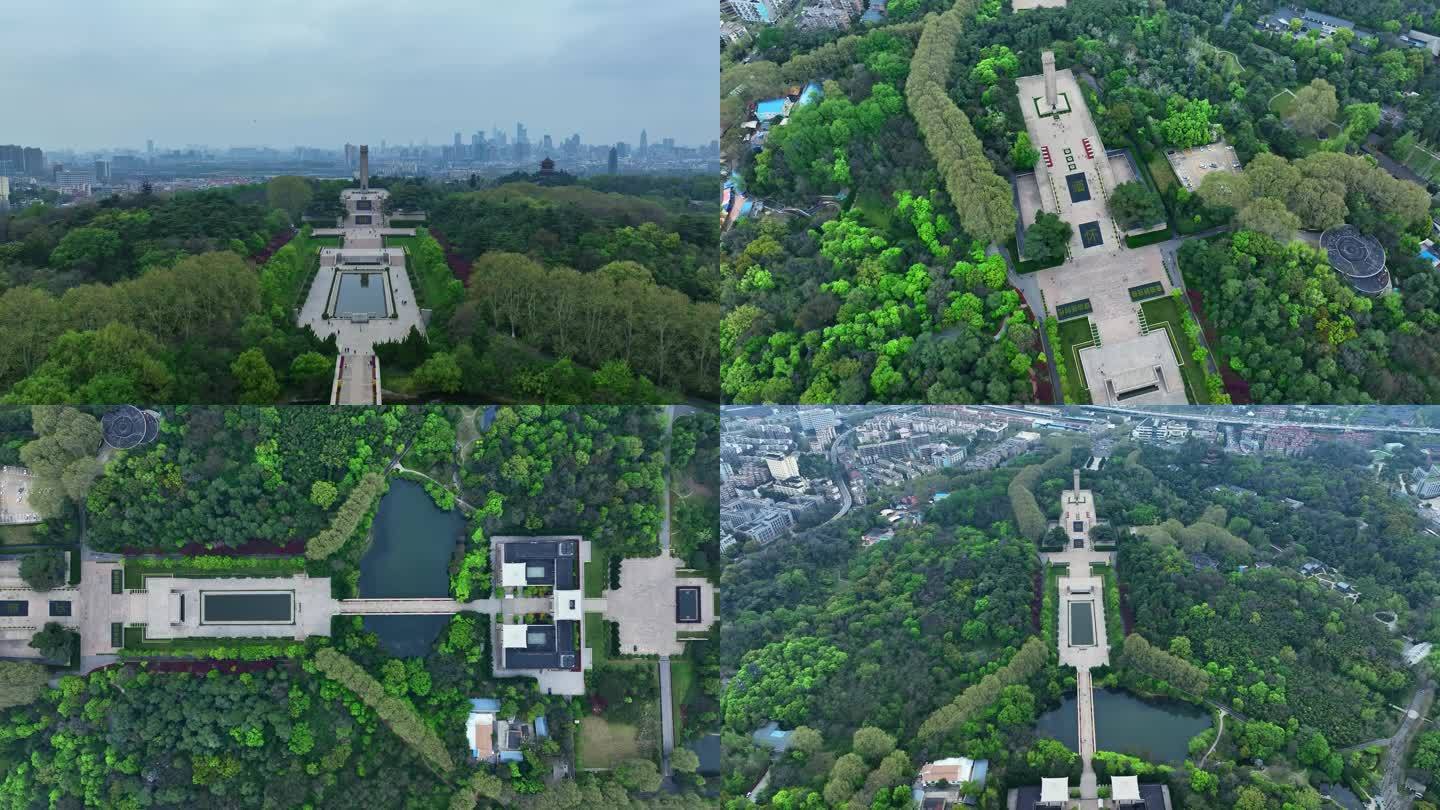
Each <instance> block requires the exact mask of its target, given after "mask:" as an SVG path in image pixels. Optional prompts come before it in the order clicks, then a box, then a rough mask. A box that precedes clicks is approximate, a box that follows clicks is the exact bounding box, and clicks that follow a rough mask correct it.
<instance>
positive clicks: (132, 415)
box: [100, 405, 160, 450]
mask: <svg viewBox="0 0 1440 810" xmlns="http://www.w3.org/2000/svg"><path fill="white" fill-rule="evenodd" d="M100 431H101V434H102V435H103V436H104V438H105V443H106V444H108V445H110V446H111V447H114V448H115V449H117V450H129V449H131V448H133V447H139V446H140V445H142V444H149V443H150V442H153V441H155V439H156V437H158V436H159V435H160V415H159V414H157V413H155V412H154V411H142V410H140V409H139V408H137V407H135V406H134V405H121V406H119V407H117V408H112V409H110V410H109V411H106V412H105V415H104V416H102V417H100Z"/></svg>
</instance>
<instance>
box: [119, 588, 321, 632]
mask: <svg viewBox="0 0 1440 810" xmlns="http://www.w3.org/2000/svg"><path fill="white" fill-rule="evenodd" d="M101 586H102V583H99V582H96V583H94V584H93V586H92V587H96V588H99V587H101ZM128 586H129V583H127V587H128ZM103 587H104V589H105V590H106V591H109V588H110V582H109V579H108V578H106V580H105V582H104V583H103ZM217 591H234V592H254V591H263V592H269V593H273V592H276V591H285V592H289V593H292V594H294V616H293V620H292V621H290V622H285V623H279V622H275V623H255V624H241V623H224V624H204V623H202V622H201V621H200V618H201V617H200V611H201V607H200V600H201V594H202V593H215V592H217ZM125 595H126V596H127V597H128V598H129V606H130V622H129V623H131V624H144V625H145V637H146V638H154V639H171V638H234V637H245V638H293V639H296V640H297V641H298V640H303V639H306V638H309V637H310V636H328V635H330V617H331V616H333V615H334V614H335V607H334V606H335V600H334V599H333V598H331V596H330V578H329V577H314V578H312V577H308V576H306V575H304V574H297V575H296V576H293V577H285V578H276V577H216V578H212V579H201V578H194V577H167V576H147V577H146V578H145V590H144V591H143V592H136V591H130V592H127V593H126V594H125ZM177 597H183V598H184V600H185V606H186V607H185V611H184V613H185V616H184V619H183V620H182V621H177V620H176V617H175V612H174V604H175V602H174V600H175V599H176V598H177ZM137 609H138V611H139V613H138V615H137ZM108 635H109V629H108V627H107V628H106V636H107V638H108Z"/></svg>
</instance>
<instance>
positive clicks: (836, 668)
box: [721, 470, 1078, 808]
mask: <svg viewBox="0 0 1440 810" xmlns="http://www.w3.org/2000/svg"><path fill="white" fill-rule="evenodd" d="M1012 474H1013V471H1010V470H1000V471H995V472H991V473H980V474H967V475H964V476H959V475H956V476H954V478H953V479H951V480H949V481H946V482H944V483H943V484H942V483H941V482H940V481H939V480H938V479H917V481H915V482H912V483H913V484H915V485H916V486H924V487H928V486H930V485H937V486H939V485H944V486H949V485H950V484H951V483H956V482H958V481H959V480H961V479H962V478H963V481H964V483H963V484H962V485H960V486H956V487H954V488H953V489H952V492H953V493H954V494H952V495H951V497H950V498H947V499H946V500H945V501H942V502H941V503H942V504H944V505H945V507H944V508H940V507H937V508H935V509H932V510H931V511H930V513H929V516H928V519H927V522H926V523H925V524H924V525H921V526H915V527H907V528H902V529H900V530H898V531H897V532H896V534H895V536H894V538H892V539H890V540H886V541H884V542H883V543H881V544H878V545H876V546H873V547H870V548H861V546H860V535H861V533H862V532H863V531H864V530H865V529H867V528H869V527H870V526H872V525H875V524H877V523H883V522H884V519H883V518H882V517H880V516H879V514H878V509H879V508H880V507H881V506H883V505H884V504H883V502H880V503H878V504H872V505H871V506H869V507H866V508H865V509H861V510H856V512H854V513H852V514H851V515H848V516H846V518H844V519H843V520H841V521H840V522H838V523H836V524H831V525H829V526H826V527H824V528H821V529H814V530H811V531H808V532H804V533H802V534H799V535H797V536H795V537H794V538H792V539H789V540H786V541H781V542H776V543H773V544H770V545H768V546H764V547H761V548H760V549H758V550H751V549H748V548H747V553H745V554H744V555H743V556H740V557H738V558H736V559H734V560H732V561H731V562H730V563H729V564H728V565H727V567H726V569H725V573H724V576H723V579H722V581H721V584H722V589H721V599H722V615H723V617H724V620H725V622H726V625H725V633H724V635H723V637H722V643H721V646H722V656H721V657H722V660H723V661H724V662H726V666H727V669H731V670H734V672H735V674H734V675H733V676H732V677H731V679H730V681H729V683H728V685H727V690H726V692H725V695H724V699H723V703H722V706H723V709H724V720H725V724H726V731H725V741H726V751H725V754H726V757H727V763H726V768H725V773H726V778H725V783H724V789H725V791H726V792H727V793H729V794H739V793H743V792H744V791H746V790H748V789H749V788H750V787H751V784H752V783H753V782H754V780H756V779H758V778H759V775H760V773H761V771H763V770H764V768H765V766H766V764H770V767H771V772H770V773H771V776H770V790H769V791H767V793H769V794H770V795H769V803H770V806H775V807H800V806H810V805H808V804H805V802H807V801H808V802H817V801H820V800H822V799H823V800H824V802H825V803H826V804H827V805H829V806H840V805H844V804H845V803H846V802H847V801H852V802H853V801H859V802H860V803H861V804H863V805H864V806H867V807H869V806H875V807H882V808H888V807H892V806H894V807H908V806H909V805H908V804H906V802H908V801H909V797H908V795H906V796H904V797H903V799H902V798H901V797H900V796H899V794H894V795H892V789H893V788H895V787H897V786H901V785H906V786H908V784H909V778H910V776H911V775H912V774H913V771H914V766H915V765H916V764H917V763H919V762H924V761H926V759H929V758H934V757H940V756H953V755H956V754H964V755H967V756H974V757H978V758H990V759H991V760H992V762H993V763H994V766H993V767H994V768H996V769H997V770H999V769H1004V768H1008V769H1009V772H1010V773H1012V774H1014V776H1015V778H1016V779H1020V780H1023V779H1026V778H1030V777H1033V776H1035V775H1036V774H1037V773H1038V772H1039V770H1037V769H1041V770H1045V771H1046V772H1047V773H1048V772H1049V771H1050V770H1051V769H1060V770H1062V771H1068V769H1069V768H1070V767H1071V765H1072V764H1075V763H1078V759H1076V758H1075V756H1074V754H1073V753H1070V752H1066V751H1064V749H1063V747H1059V749H1058V750H1056V748H1055V746H1053V745H1052V744H1050V743H1047V742H1046V741H1044V740H1040V739H1037V738H1036V736H1035V733H1034V730H1033V724H1034V720H1035V717H1036V716H1037V713H1038V712H1039V711H1040V710H1041V708H1042V707H1043V706H1044V705H1046V704H1052V703H1053V702H1055V701H1057V700H1058V699H1059V697H1060V695H1061V693H1062V689H1063V684H1064V679H1063V677H1061V676H1060V674H1059V673H1058V671H1057V670H1055V669H1054V668H1053V667H1052V666H1049V664H1050V659H1051V656H1050V655H1049V654H1048V653H1047V651H1046V650H1045V649H1044V645H1043V644H1042V645H1040V649H1039V653H1038V655H1039V661H1040V662H1041V664H1042V666H1040V667H1039V668H1038V669H1026V668H1017V669H1015V670H1013V671H1011V670H1008V669H1007V668H1006V666H1005V665H1006V664H1007V662H1008V661H1010V660H1012V658H1014V657H1015V656H1016V654H1017V651H1018V650H1019V649H1020V648H1021V647H1022V646H1023V645H1024V642H1025V641H1026V639H1027V638H1032V639H1033V638H1035V633H1036V632H1038V628H1037V627H1036V626H1035V624H1034V621H1035V617H1034V615H1033V613H1032V603H1033V602H1034V581H1035V579H1036V578H1037V577H1038V576H1039V568H1038V564H1039V563H1038V558H1037V557H1036V555H1035V551H1034V545H1033V544H1032V543H1031V542H1029V541H1028V540H1026V539H1023V538H1020V537H1018V536H1017V535H1016V533H1015V531H1014V528H1013V524H1012V523H1011V522H1010V515H1009V510H1008V508H1007V505H1006V502H1005V500H1004V498H1003V492H1004V489H1005V485H1006V481H1007V480H1008V479H1009V478H1010V476H1011V475H1012ZM946 478H949V476H946ZM997 490H998V491H999V492H1000V493H1002V494H1001V497H1000V498H999V500H998V508H995V509H993V510H992V509H991V508H990V507H991V506H993V505H995V504H996V498H995V497H994V496H993V495H987V493H993V492H995V491H997ZM962 501H967V502H968V504H967V503H962ZM952 502H954V505H953V506H951V503H952ZM977 508H978V509H980V510H982V512H981V513H978V514H977V513H976V512H975V511H974V510H975V509H977ZM982 526H983V527H984V528H980V527H982ZM1037 643H1038V642H1037ZM1035 654H1036V653H1035V652H1034V651H1031V652H1029V653H1026V657H1027V659H1028V658H1029V657H1031V656H1034V655H1035ZM900 662H904V663H903V665H901V664H900ZM987 676H990V677H987ZM982 682H983V684H984V685H983V686H982V685H981V684H982ZM992 688H995V690H996V692H995V696H996V699H994V700H985V701H983V706H981V707H980V709H979V711H977V712H976V713H974V714H973V715H970V716H967V717H966V719H965V724H964V726H963V729H962V728H960V727H957V728H956V729H955V734H954V736H951V735H950V734H942V735H938V736H936V735H931V736H924V735H922V734H921V729H922V723H924V721H925V720H926V719H927V717H929V716H930V715H932V714H933V713H935V712H937V710H940V709H941V708H942V707H944V706H946V705H947V704H949V703H951V701H953V700H955V699H957V698H958V697H959V696H961V695H962V694H967V693H968V694H972V695H978V694H981V693H986V694H988V693H989V690H990V689H992ZM972 689H979V690H981V691H980V692H968V690H972ZM767 719H775V720H778V721H779V722H781V724H782V726H784V727H794V728H796V730H795V732H794V737H793V741H792V746H791V753H788V754H787V755H785V756H784V757H782V758H780V759H778V760H777V761H775V762H774V763H769V762H768V757H767V756H766V755H765V754H764V752H763V751H762V750H761V749H757V748H754V747H752V746H751V745H750V743H749V740H748V734H749V733H750V732H751V731H753V730H754V729H755V728H757V727H758V726H759V725H760V724H761V723H763V722H764V721H765V720H767ZM1077 767H1078V765H1077ZM998 782H999V780H994V782H993V783H992V787H993V786H994V784H998ZM997 790H998V788H997ZM1001 795H1003V791H1000V792H997V793H995V794H994V795H991V796H989V797H988V799H987V801H995V797H996V796H1001ZM807 797H809V798H807ZM892 801H893V802H896V803H895V804H892V803H891V802H892ZM1002 801H1003V800H1002ZM871 802H877V803H876V804H873V805H872V804H871ZM987 806H988V805H987Z"/></svg>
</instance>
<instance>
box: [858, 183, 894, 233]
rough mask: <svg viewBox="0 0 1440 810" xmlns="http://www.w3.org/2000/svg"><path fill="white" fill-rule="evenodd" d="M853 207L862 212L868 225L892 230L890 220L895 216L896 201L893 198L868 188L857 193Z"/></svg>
mask: <svg viewBox="0 0 1440 810" xmlns="http://www.w3.org/2000/svg"><path fill="white" fill-rule="evenodd" d="M851 207H852V208H854V209H855V210H856V211H859V212H860V218H861V219H862V220H864V222H865V224H866V225H869V226H870V227H872V228H878V229H880V230H882V231H888V230H890V220H891V219H892V218H893V213H894V210H895V203H894V201H893V200H886V199H885V197H884V196H882V195H881V194H880V192H878V191H876V190H875V189H866V190H865V191H862V192H860V193H859V194H858V195H856V197H855V202H854V204H853V205H852V206H851Z"/></svg>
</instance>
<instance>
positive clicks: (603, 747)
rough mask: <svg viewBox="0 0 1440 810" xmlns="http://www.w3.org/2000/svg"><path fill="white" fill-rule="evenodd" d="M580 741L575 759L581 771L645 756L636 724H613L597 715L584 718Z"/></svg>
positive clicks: (611, 766)
mask: <svg viewBox="0 0 1440 810" xmlns="http://www.w3.org/2000/svg"><path fill="white" fill-rule="evenodd" d="M577 742H578V745H577V746H576V749H577V750H576V757H575V758H576V762H577V765H578V767H579V768H580V769H581V770H592V769H597V768H599V769H604V770H609V769H610V768H614V767H615V766H616V765H619V764H620V763H621V762H624V761H625V760H627V759H635V758H637V757H639V756H641V754H640V746H639V745H637V744H636V740H635V727H634V726H631V725H627V724H625V723H612V722H610V721H608V720H606V719H604V718H602V717H596V716H595V715H593V714H587V715H585V716H584V717H582V718H580V738H579V740H578V741H577Z"/></svg>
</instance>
